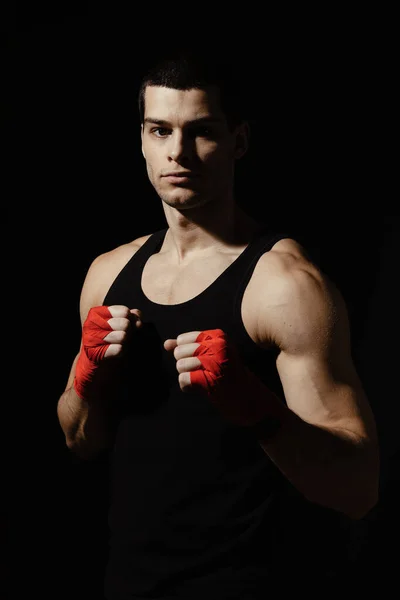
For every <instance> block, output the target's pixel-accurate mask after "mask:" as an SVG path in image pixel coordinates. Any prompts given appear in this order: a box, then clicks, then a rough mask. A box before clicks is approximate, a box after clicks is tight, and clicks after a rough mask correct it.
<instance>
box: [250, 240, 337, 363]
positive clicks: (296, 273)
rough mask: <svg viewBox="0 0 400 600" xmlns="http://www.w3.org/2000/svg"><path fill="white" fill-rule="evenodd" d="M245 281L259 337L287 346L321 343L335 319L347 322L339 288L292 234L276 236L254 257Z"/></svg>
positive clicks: (308, 346) (303, 348)
mask: <svg viewBox="0 0 400 600" xmlns="http://www.w3.org/2000/svg"><path fill="white" fill-rule="evenodd" d="M251 285H252V289H253V292H254V293H253V296H254V298H255V300H254V301H255V302H256V311H257V315H258V319H257V332H258V335H259V340H260V342H261V343H268V344H271V343H272V344H274V345H276V346H278V347H279V348H280V349H281V350H287V351H289V352H303V351H304V352H306V351H308V350H310V349H312V348H315V347H316V346H318V347H319V348H320V349H323V347H326V348H328V347H329V346H330V343H331V341H332V338H333V334H334V331H335V330H336V329H337V325H338V323H339V321H340V322H342V323H343V324H344V327H345V328H346V327H347V314H346V307H345V304H344V301H343V298H342V296H341V294H340V291H339V290H338V288H337V287H336V286H335V285H334V283H333V282H332V280H331V279H330V278H329V277H328V276H327V275H326V274H325V273H323V272H322V271H321V270H320V269H319V268H318V266H317V265H315V264H314V263H313V262H312V261H311V259H310V258H309V257H308V255H307V252H306V250H305V249H304V248H303V247H302V246H301V244H299V243H298V242H296V241H295V240H293V239H290V238H287V239H283V240H280V241H279V242H277V243H276V244H275V245H274V247H273V248H272V249H271V250H270V251H269V252H266V253H265V254H264V255H263V256H262V257H261V258H260V260H259V262H258V264H257V267H256V269H255V271H254V275H253V278H252V281H251Z"/></svg>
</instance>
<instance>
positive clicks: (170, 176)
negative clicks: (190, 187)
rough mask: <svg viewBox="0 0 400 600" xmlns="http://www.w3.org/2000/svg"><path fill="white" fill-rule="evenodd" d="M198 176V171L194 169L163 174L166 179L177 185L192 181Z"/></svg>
mask: <svg viewBox="0 0 400 600" xmlns="http://www.w3.org/2000/svg"><path fill="white" fill-rule="evenodd" d="M197 177H198V175H197V173H193V172H192V171H171V172H170V173H166V174H165V175H163V179H166V180H167V181H168V182H169V183H173V184H175V185H176V184H178V185H179V184H184V183H190V182H191V181H193V179H196V178H197Z"/></svg>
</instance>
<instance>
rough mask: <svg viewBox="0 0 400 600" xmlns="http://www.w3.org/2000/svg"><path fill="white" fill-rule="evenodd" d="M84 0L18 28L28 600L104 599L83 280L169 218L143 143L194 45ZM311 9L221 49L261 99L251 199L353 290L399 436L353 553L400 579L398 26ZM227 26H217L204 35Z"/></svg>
mask: <svg viewBox="0 0 400 600" xmlns="http://www.w3.org/2000/svg"><path fill="white" fill-rule="evenodd" d="M68 6H69V8H66V7H64V6H62V4H61V5H59V8H58V9H57V10H55V9H54V8H53V9H52V11H49V9H48V8H46V9H43V11H42V13H35V14H34V12H33V11H32V10H31V12H29V11H28V10H26V11H25V12H22V11H21V12H20V13H19V14H15V15H13V16H12V18H10V28H9V30H8V32H7V34H6V35H5V36H4V37H3V41H4V44H3V57H4V58H5V61H4V62H3V65H4V68H3V76H4V77H3V81H5V82H6V85H5V88H4V89H3V96H2V130H3V136H2V139H3V142H5V143H4V148H5V150H6V152H5V161H4V162H3V165H4V167H5V168H4V181H6V182H7V183H8V185H7V184H6V185H5V186H4V188H3V209H4V208H5V206H6V207H7V209H8V210H9V217H8V225H7V226H6V227H4V235H5V238H6V242H7V248H6V250H5V254H4V256H5V260H4V264H7V266H8V265H9V263H10V260H11V269H10V270H9V273H8V274H7V275H6V274H4V275H3V284H4V285H5V288H4V290H5V298H4V299H5V304H6V306H5V315H6V319H7V320H8V319H9V317H10V319H9V321H8V324H9V325H11V328H10V335H11V338H10V339H12V340H13V342H15V344H11V345H8V344H7V347H9V346H11V348H12V356H11V361H10V363H9V367H7V371H6V373H5V378H6V379H7V380H8V381H9V382H10V383H11V385H10V386H9V387H8V388H7V389H8V390H9V391H8V393H7V398H8V399H7V400H6V404H7V406H11V409H12V414H11V417H10V418H9V419H7V420H6V421H5V425H4V429H5V432H4V433H5V436H4V439H6V440H8V441H7V442H6V445H5V450H4V453H3V457H4V461H3V464H4V467H5V470H6V471H9V473H10V485H8V486H6V490H5V491H6V492H7V493H6V497H7V500H8V503H7V505H6V508H5V530H6V532H7V536H6V538H5V540H6V541H5V544H4V564H5V565H8V564H10V557H11V565H12V569H11V580H10V583H11V596H10V597H12V598H18V599H19V598H26V597H28V596H27V595H26V593H27V590H30V592H31V593H32V594H35V595H36V594H38V595H39V596H40V597H41V598H54V599H55V600H56V599H59V598H64V597H65V598H88V599H89V600H92V599H93V600H97V599H99V600H100V599H101V598H102V595H101V585H102V574H103V566H104V561H105V558H106V553H107V533H106V527H107V524H106V499H107V493H106V488H105V484H104V480H103V470H102V469H103V467H102V465H101V464H99V465H97V464H91V465H87V464H82V463H80V462H79V461H77V460H75V459H74V458H73V457H71V456H70V454H69V453H68V451H67V450H66V447H65V444H64V439H63V436H62V432H61V430H60V427H59V425H58V421H57V417H56V404H57V400H58V398H59V396H60V395H61V393H62V392H63V390H64V387H65V384H66V380H67V376H68V372H69V368H70V364H71V361H72V359H73V357H74V355H75V353H76V351H77V348H78V346H79V338H80V325H79V316H78V315H79V313H78V303H79V293H80V288H81V285H82V282H83V279H84V276H85V273H86V270H87V268H88V267H89V264H90V262H91V261H92V260H93V259H94V258H95V256H97V255H98V254H99V253H101V252H103V251H106V250H109V249H111V248H113V247H114V246H116V245H118V244H120V243H123V242H126V241H128V240H130V239H134V238H135V237H137V236H139V235H144V234H146V233H150V232H151V231H154V230H156V229H158V228H159V227H162V226H164V217H163V213H162V209H161V205H160V201H159V199H158V197H156V196H155V194H154V192H153V190H152V188H151V187H150V184H149V183H148V180H147V176H146V174H145V165H144V161H143V158H142V156H141V153H140V127H139V120H138V113H137V104H136V92H137V86H138V82H139V79H140V75H141V74H142V72H143V71H144V69H145V67H146V65H147V63H148V61H150V60H151V58H152V56H153V54H154V53H155V52H156V51H159V50H160V48H162V47H163V45H170V44H179V43H183V41H184V40H183V39H182V37H180V36H179V35H177V36H173V35H172V33H171V28H172V30H173V29H174V27H175V29H176V27H177V25H176V24H174V22H168V20H167V23H166V22H165V19H164V18H158V20H157V18H156V19H155V21H154V20H153V21H152V17H150V16H149V15H147V14H145V15H137V19H132V20H131V21H130V22H129V23H128V24H127V23H123V19H121V21H118V20H117V23H116V24H114V23H113V24H112V25H111V24H108V23H107V19H106V18H105V17H106V16H107V15H103V20H102V23H101V25H99V24H98V23H97V22H96V19H95V17H93V16H91V15H90V11H89V10H88V9H87V7H86V5H85V3H82V4H81V5H80V6H79V7H74V6H73V5H71V4H70V5H68ZM36 9H37V6H36ZM139 17H140V18H139ZM158 17H159V16H158ZM305 22H307V19H306V18H304V22H303V23H302V27H300V28H299V29H297V28H296V26H295V25H296V23H295V20H293V21H291V22H290V23H291V28H290V29H287V22H286V21H285V20H283V19H282V20H280V21H279V27H276V28H274V27H273V23H272V24H271V23H269V25H268V27H266V29H265V30H263V28H260V31H259V30H258V27H257V19H256V18H254V19H253V21H252V22H251V27H253V28H254V29H253V30H252V29H251V27H250V30H249V26H248V25H245V26H244V27H243V24H242V23H241V21H240V20H237V21H235V23H237V24H239V23H240V25H241V26H242V29H240V27H238V29H235V28H234V27H232V26H229V27H228V26H226V27H225V29H223V30H222V32H223V33H224V35H223V36H222V38H221V52H224V53H228V54H229V55H231V57H232V60H233V61H235V64H236V65H237V68H238V69H240V70H241V72H242V74H243V76H244V80H245V82H247V85H248V86H249V95H250V98H251V108H252V114H251V126H252V129H251V132H252V133H251V147H250V150H249V153H248V154H247V156H246V157H245V158H244V159H243V160H242V161H241V163H240V165H238V174H237V186H238V187H237V189H238V201H239V202H240V203H241V205H242V206H243V207H244V208H245V209H246V210H247V211H248V212H250V213H251V214H254V215H257V216H258V217H259V218H260V219H261V220H263V221H265V222H268V223H270V224H271V226H273V227H276V228H278V229H284V230H285V231H291V232H293V235H295V236H296V237H297V238H298V239H300V240H301V241H302V242H303V243H304V244H305V245H306V246H307V248H308V249H309V251H310V253H311V255H312V256H314V258H315V259H316V260H317V261H318V262H319V263H320V264H321V267H322V268H323V269H324V270H326V271H327V272H328V273H329V274H330V275H331V277H332V278H333V279H334V280H335V281H336V282H337V284H338V285H339V286H340V288H341V289H342V291H343V294H344V296H345V298H346V301H347V303H348V307H349V313H350V318H351V326H352V342H353V347H354V357H355V360H356V362H357V366H358V368H359V371H360V374H361V375H362V378H363V381H364V383H365V387H366V389H367V391H368V394H369V397H370V401H371V404H372V406H373V409H374V412H375V415H376V418H377V422H378V428H379V433H380V439H381V448H382V450H381V451H382V482H381V499H380V502H379V505H378V506H377V507H376V509H375V510H374V511H373V512H372V513H371V515H369V516H368V517H367V518H366V519H365V520H363V521H362V522H361V523H357V524H355V527H354V542H353V545H352V547H351V549H350V552H349V561H350V564H351V565H352V570H353V571H352V572H353V577H354V581H358V578H360V580H362V581H364V582H365V581H366V582H367V583H368V585H370V584H371V585H376V586H378V587H380V588H381V590H383V589H390V587H391V586H392V585H393V582H394V581H395V573H396V569H395V565H396V563H395V552H396V544H397V539H398V538H397V535H398V532H399V528H398V518H397V512H398V510H397V504H398V501H399V493H398V489H397V487H398V478H399V445H398V442H397V438H398V432H397V423H398V419H399V416H400V414H399V402H398V396H399V394H398V389H397V377H396V369H397V367H398V365H397V363H398V361H397V357H398V342H397V340H398V339H399V337H398V335H399V331H398V311H397V304H398V302H397V299H398V296H397V279H398V271H399V269H398V260H399V251H398V239H399V217H398V215H396V210H398V209H397V205H396V200H397V197H398V194H394V192H393V187H392V186H393V171H394V152H393V149H392V147H391V135H392V134H391V128H392V120H393V77H392V75H391V63H390V50H391V46H390V45H391V38H390V35H389V34H388V35H387V36H385V35H384V32H383V33H382V30H381V29H380V28H379V25H378V24H375V29H374V28H373V23H371V24H370V28H369V29H368V33H369V35H365V29H363V27H362V25H363V22H362V21H360V20H358V21H357V19H355V18H353V19H350V21H348V20H347V21H346V19H343V20H342V21H341V22H340V26H339V27H338V28H335V27H332V28H329V27H328V26H327V21H326V20H325V19H324V18H321V20H320V21H319V27H309V28H308V29H307V28H305V27H304V23H305ZM122 23H123V25H122ZM350 25H352V27H350ZM371 26H372V29H371ZM178 30H179V28H178ZM246 31H247V38H248V39H247V41H246V39H245V37H246V36H245V35H244V32H246ZM187 33H188V32H187ZM218 33H221V30H218V29H217V28H216V30H215V32H214V31H212V32H210V31H209V28H208V27H207V24H205V25H204V29H203V30H201V33H200V34H199V33H198V32H197V31H196V32H191V34H192V35H198V36H199V35H200V36H201V35H202V36H203V38H204V36H206V39H210V38H213V36H214V37H215V35H217V34H218ZM146 36H147V37H146ZM188 37H189V36H188ZM203 38H201V37H200V38H199V39H203ZM143 39H147V40H148V41H147V42H146V43H144V44H143V41H142V40H143ZM149 40H151V41H149ZM395 189H397V186H396V188H395ZM395 288H396V289H395ZM3 295H4V291H3ZM7 467H10V468H9V469H7ZM8 531H9V532H10V536H9V538H8ZM7 538H8V539H9V541H7ZM393 546H394V549H393V550H391V547H393ZM7 573H8V568H7V567H6V568H5V569H4V586H5V585H6V584H7V585H8V581H7V582H6V574H7ZM89 590H92V591H91V592H89Z"/></svg>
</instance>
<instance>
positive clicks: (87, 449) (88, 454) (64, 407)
mask: <svg viewBox="0 0 400 600" xmlns="http://www.w3.org/2000/svg"><path fill="white" fill-rule="evenodd" d="M57 416H58V420H59V422H60V425H61V428H62V430H63V432H64V435H65V441H66V444H67V446H68V448H69V449H70V450H72V451H73V452H74V453H75V454H77V455H78V456H80V457H81V458H85V459H89V458H92V457H94V456H96V455H97V454H98V453H99V452H101V451H102V450H103V449H105V448H107V447H108V446H109V444H110V439H111V433H112V432H111V422H110V415H109V409H108V404H107V403H106V402H105V400H104V399H103V400H100V399H99V401H98V402H95V401H91V402H90V403H88V402H87V401H84V400H81V398H80V397H79V396H78V395H77V393H76V391H75V389H74V387H71V388H69V389H67V390H66V391H65V392H64V393H63V394H62V396H61V397H60V399H59V401H58V404H57Z"/></svg>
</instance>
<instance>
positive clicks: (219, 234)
mask: <svg viewBox="0 0 400 600" xmlns="http://www.w3.org/2000/svg"><path fill="white" fill-rule="evenodd" d="M199 212H200V213H201V217H200V216H199V215H198V216H197V218H196V215H195V214H193V213H194V211H177V210H171V211H165V216H166V220H167V223H168V232H167V235H166V237H165V241H164V250H166V251H168V250H171V251H173V252H175V253H176V254H177V256H178V261H179V262H182V261H183V260H185V259H186V260H187V259H190V258H191V257H195V256H196V255H206V254H209V253H212V252H213V251H215V250H224V249H229V248H231V249H234V248H235V247H237V248H239V247H243V246H245V245H247V244H248V243H249V242H250V240H251V239H252V237H253V236H254V235H255V234H256V233H257V232H258V231H260V230H261V229H262V227H263V226H264V225H263V224H260V223H258V222H257V221H256V220H255V219H253V218H252V217H250V216H249V215H247V214H246V213H244V212H243V210H242V209H241V208H240V207H239V206H238V205H236V204H235V205H234V206H233V208H232V210H231V211H221V210H220V211H219V212H218V213H216V214H214V215H213V214H210V213H208V214H207V215H205V213H204V207H203V209H202V210H200V211H199Z"/></svg>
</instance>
